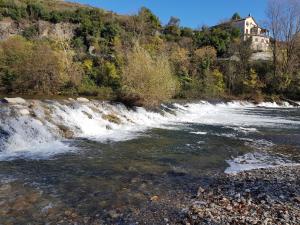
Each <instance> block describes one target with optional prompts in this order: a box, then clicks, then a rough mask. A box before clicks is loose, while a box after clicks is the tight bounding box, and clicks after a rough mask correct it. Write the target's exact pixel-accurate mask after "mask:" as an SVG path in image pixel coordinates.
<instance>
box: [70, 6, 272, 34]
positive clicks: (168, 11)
mask: <svg viewBox="0 0 300 225" xmlns="http://www.w3.org/2000/svg"><path fill="white" fill-rule="evenodd" d="M69 1H73V2H78V3H82V4H88V5H91V6H96V7H100V8H103V9H106V10H109V11H113V12H116V13H119V14H136V13H137V12H138V10H139V9H140V8H141V7H142V6H145V7H147V8H149V9H151V11H152V12H153V13H154V14H155V15H157V16H158V17H159V18H160V20H161V22H162V23H163V24H166V23H167V22H168V21H169V19H170V17H171V16H175V17H178V18H180V20H181V25H182V26H187V27H192V28H199V27H201V26H203V25H207V26H211V25H215V24H217V23H218V22H220V21H222V20H224V19H227V18H230V17H231V16H232V15H233V13H235V12H239V13H240V15H241V16H242V17H246V16H248V15H249V13H251V15H252V16H253V17H255V19H256V20H257V21H258V23H260V22H262V21H263V20H264V17H265V8H266V5H267V0H69Z"/></svg>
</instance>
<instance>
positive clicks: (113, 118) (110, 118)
mask: <svg viewBox="0 0 300 225" xmlns="http://www.w3.org/2000/svg"><path fill="white" fill-rule="evenodd" d="M102 119H104V120H108V121H109V122H111V123H115V124H121V119H120V118H119V117H118V116H116V115H114V114H107V115H105V114H104V115H103V116H102Z"/></svg>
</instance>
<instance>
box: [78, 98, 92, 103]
mask: <svg viewBox="0 0 300 225" xmlns="http://www.w3.org/2000/svg"><path fill="white" fill-rule="evenodd" d="M76 100H77V102H81V103H88V102H90V100H88V99H87V98H82V97H81V98H77V99H76Z"/></svg>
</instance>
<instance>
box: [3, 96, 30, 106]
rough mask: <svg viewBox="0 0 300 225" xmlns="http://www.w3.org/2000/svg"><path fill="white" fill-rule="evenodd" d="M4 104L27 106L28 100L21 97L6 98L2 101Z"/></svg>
mask: <svg viewBox="0 0 300 225" xmlns="http://www.w3.org/2000/svg"><path fill="white" fill-rule="evenodd" d="M2 102H4V103H8V104H21V105H22V104H26V100H25V99H23V98H20V97H17V98H4V99H3V100H2Z"/></svg>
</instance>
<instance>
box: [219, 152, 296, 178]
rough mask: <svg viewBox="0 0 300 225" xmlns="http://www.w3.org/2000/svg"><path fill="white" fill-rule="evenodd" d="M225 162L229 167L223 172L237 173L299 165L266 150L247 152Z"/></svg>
mask: <svg viewBox="0 0 300 225" xmlns="http://www.w3.org/2000/svg"><path fill="white" fill-rule="evenodd" d="M226 162H227V163H228V164H229V167H228V168H227V169H226V170H225V173H228V174H237V173H239V172H242V171H249V170H254V169H264V168H273V167H279V166H295V165H299V164H298V163H294V162H292V161H291V160H288V159H286V158H283V157H280V156H278V155H271V154H268V153H266V152H264V153H263V152H254V153H247V154H245V155H242V156H239V157H236V158H234V159H231V160H227V161H226Z"/></svg>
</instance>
